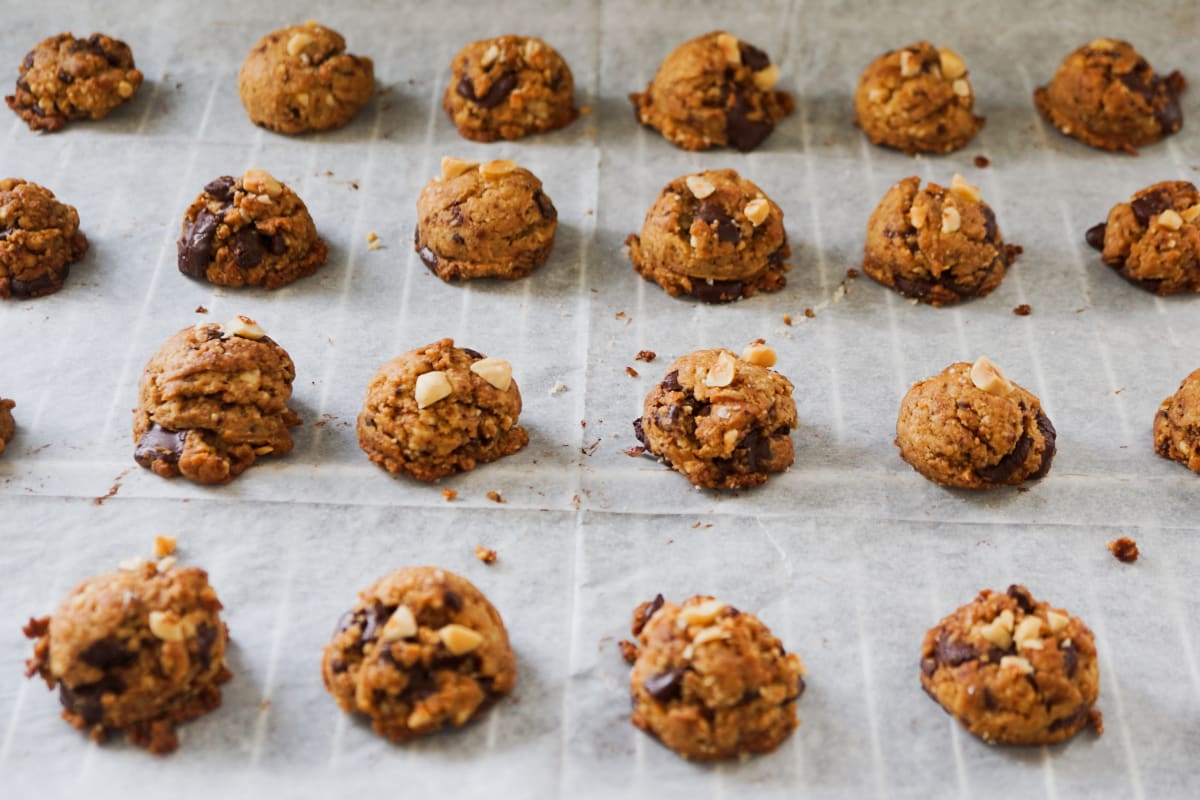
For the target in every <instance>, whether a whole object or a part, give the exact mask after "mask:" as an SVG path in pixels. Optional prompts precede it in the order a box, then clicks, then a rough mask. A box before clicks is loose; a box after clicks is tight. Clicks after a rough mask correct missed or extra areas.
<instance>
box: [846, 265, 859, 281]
mask: <svg viewBox="0 0 1200 800" xmlns="http://www.w3.org/2000/svg"><path fill="white" fill-rule="evenodd" d="M846 277H847V278H849V279H851V280H854V279H855V278H857V277H858V270H856V269H854V268H853V267H851V268H850V269H848V270H846Z"/></svg>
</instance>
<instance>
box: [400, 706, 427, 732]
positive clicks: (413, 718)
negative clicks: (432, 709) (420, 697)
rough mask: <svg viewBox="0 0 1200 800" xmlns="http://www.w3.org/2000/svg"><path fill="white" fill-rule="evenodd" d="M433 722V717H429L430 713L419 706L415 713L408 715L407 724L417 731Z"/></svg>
mask: <svg viewBox="0 0 1200 800" xmlns="http://www.w3.org/2000/svg"><path fill="white" fill-rule="evenodd" d="M431 722H433V717H431V716H429V712H428V711H426V710H425V709H424V708H421V707H419V706H418V707H417V709H416V710H415V711H413V712H412V713H411V714H409V715H408V719H407V720H406V721H405V724H406V725H408V727H410V728H413V729H416V728H423V727H425V726H426V725H428V724H429V723H431Z"/></svg>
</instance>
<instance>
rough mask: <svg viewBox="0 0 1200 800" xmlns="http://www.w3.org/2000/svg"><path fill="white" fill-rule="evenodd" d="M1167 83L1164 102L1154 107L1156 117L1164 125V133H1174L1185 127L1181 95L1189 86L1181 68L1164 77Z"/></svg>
mask: <svg viewBox="0 0 1200 800" xmlns="http://www.w3.org/2000/svg"><path fill="white" fill-rule="evenodd" d="M1162 82H1163V83H1165V84H1166V91H1165V93H1164V98H1163V103H1162V105H1161V106H1156V107H1155V109H1154V117H1155V119H1157V120H1158V124H1159V125H1161V126H1162V129H1163V133H1174V132H1175V131H1177V130H1179V129H1180V128H1182V127H1183V112H1182V111H1181V110H1180V108H1179V95H1180V93H1182V92H1183V90H1184V88H1185V87H1186V86H1187V81H1185V80H1184V79H1183V75H1182V74H1181V73H1180V72H1179V70H1175V71H1174V72H1172V73H1171V74H1170V75H1168V76H1167V77H1166V78H1164V79H1162Z"/></svg>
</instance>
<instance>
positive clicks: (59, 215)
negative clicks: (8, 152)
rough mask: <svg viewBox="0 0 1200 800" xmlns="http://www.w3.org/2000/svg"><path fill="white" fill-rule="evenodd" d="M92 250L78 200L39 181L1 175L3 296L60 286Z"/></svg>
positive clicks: (45, 291) (0, 269)
mask: <svg viewBox="0 0 1200 800" xmlns="http://www.w3.org/2000/svg"><path fill="white" fill-rule="evenodd" d="M87 250H88V240H87V237H86V236H84V235H83V234H82V233H81V232H80V231H79V213H78V212H77V211H76V210H75V207H74V206H69V205H67V204H66V203H60V202H59V201H58V199H57V198H55V196H54V192H52V191H50V190H49V189H47V188H46V187H44V186H39V185H38V184H36V183H29V182H27V181H23V180H21V179H20V178H4V179H0V299H8V298H10V297H42V296H44V295H48V294H53V293H54V292H57V291H58V290H59V289H61V288H62V287H63V283H64V282H65V281H66V280H67V276H68V275H69V274H70V272H71V264H73V263H74V262H76V261H78V260H79V259H81V258H83V256H84V254H85V253H87Z"/></svg>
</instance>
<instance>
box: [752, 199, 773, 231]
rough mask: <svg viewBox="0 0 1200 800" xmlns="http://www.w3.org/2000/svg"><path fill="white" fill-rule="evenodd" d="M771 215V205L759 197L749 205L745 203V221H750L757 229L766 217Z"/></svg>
mask: <svg viewBox="0 0 1200 800" xmlns="http://www.w3.org/2000/svg"><path fill="white" fill-rule="evenodd" d="M770 215H771V204H770V203H768V202H767V201H766V200H764V199H763V198H761V197H756V198H755V199H753V200H751V201H750V202H749V203H746V219H748V220H750V224H751V225H753V226H754V227H756V228H757V227H758V226H759V225H762V224H763V223H764V222H766V221H767V217H769V216H770Z"/></svg>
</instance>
